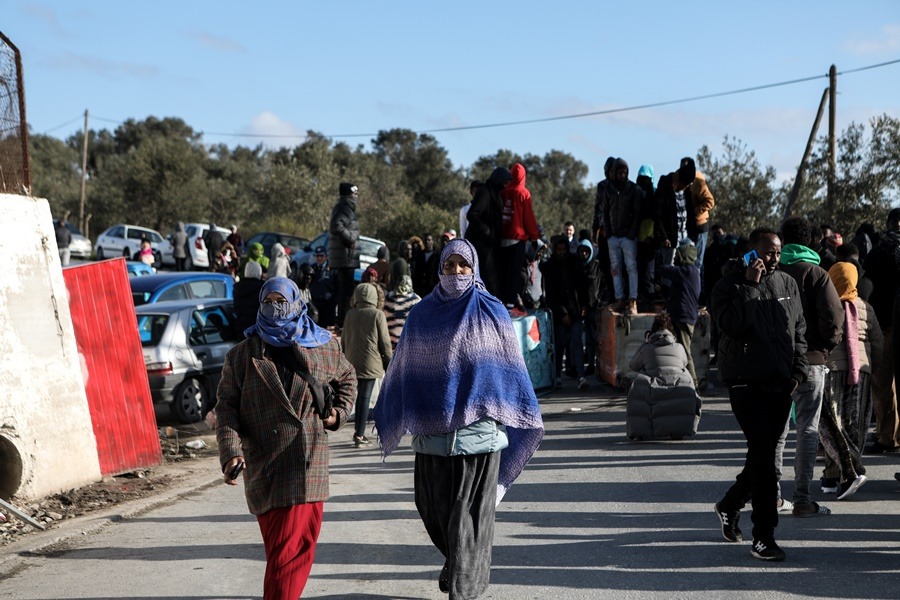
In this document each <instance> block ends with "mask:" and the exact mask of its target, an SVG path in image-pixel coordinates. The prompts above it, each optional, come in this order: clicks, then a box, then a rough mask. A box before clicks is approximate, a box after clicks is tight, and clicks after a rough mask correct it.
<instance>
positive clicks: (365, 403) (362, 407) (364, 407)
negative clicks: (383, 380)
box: [354, 379, 375, 437]
mask: <svg viewBox="0 0 900 600" xmlns="http://www.w3.org/2000/svg"><path fill="white" fill-rule="evenodd" d="M374 389H375V380H374V379H357V380H356V409H355V410H356V419H355V420H354V424H355V425H356V431H355V432H354V433H355V434H356V437H363V436H364V435H365V434H366V420H367V419H368V418H369V401H370V400H371V399H372V391H373V390H374Z"/></svg>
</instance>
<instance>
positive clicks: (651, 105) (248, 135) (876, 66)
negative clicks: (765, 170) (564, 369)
mask: <svg viewBox="0 0 900 600" xmlns="http://www.w3.org/2000/svg"><path fill="white" fill-rule="evenodd" d="M898 63H900V58H898V59H895V60H889V61H886V62H882V63H877V64H873V65H866V66H864V67H857V68H855V69H845V70H843V71H838V72H837V75H848V74H850V73H859V72H860V71H868V70H871V69H879V68H881V67H887V66H890V65H895V64H898ZM823 78H824V79H828V73H825V74H824V75H811V76H809V77H800V78H798V79H789V80H787V81H779V82H776V83H766V84H762V85H754V86H751V87H745V88H740V89H736V90H729V91H727V92H715V93H712V94H703V95H700V96H689V97H687V98H677V99H674V100H662V101H660V102H649V103H645V104H636V105H633V106H623V107H618V108H608V109H604V110H594V111H589V112H583V113H574V114H568V115H557V116H555V117H541V118H536V119H522V120H519V121H500V122H496V123H482V124H478V125H459V126H456V127H439V128H434V129H423V130H420V131H418V132H417V133H418V134H423V133H446V132H450V131H469V130H475V129H492V128H496V127H513V126H518V125H533V124H536V123H550V122H553V121H565V120H569V119H583V118H586V117H596V116H602V115H612V114H616V113H623V112H630V111H635V110H645V109H648V108H659V107H661V106H672V105H675V104H685V103H687V102H697V101H700V100H709V99H711V98H721V97H723V96H734V95H737V94H747V93H750V92H758V91H760V90H768V89H772V88H777V87H784V86H788V85H796V84H798V83H806V82H808V81H815V80H817V79H823ZM94 118H95V119H96V120H98V121H107V122H110V123H116V124H121V123H122V121H116V120H114V119H105V118H101V117H94ZM200 133H201V134H203V135H215V136H222V137H246V138H257V139H259V138H292V139H307V138H308V137H309V136H308V135H307V134H305V133H300V134H293V135H292V134H280V133H223V132H216V131H202V132H200ZM377 135H378V133H377V132H375V133H338V134H333V135H322V137H324V138H339V139H346V138H362V137H367V138H368V137H376V136H377Z"/></svg>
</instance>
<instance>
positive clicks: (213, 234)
mask: <svg viewBox="0 0 900 600" xmlns="http://www.w3.org/2000/svg"><path fill="white" fill-rule="evenodd" d="M203 243H204V244H206V255H207V257H209V270H210V271H215V270H216V258H218V256H219V252H221V251H222V244H224V243H225V238H223V237H222V234H221V233H219V228H218V227H216V224H215V223H210V224H209V231H207V232H206V234H205V235H204V236H203Z"/></svg>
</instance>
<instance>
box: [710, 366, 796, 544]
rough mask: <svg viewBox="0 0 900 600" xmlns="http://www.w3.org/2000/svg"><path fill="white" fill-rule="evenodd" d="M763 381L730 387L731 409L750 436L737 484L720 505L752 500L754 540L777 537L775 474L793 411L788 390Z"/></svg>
mask: <svg viewBox="0 0 900 600" xmlns="http://www.w3.org/2000/svg"><path fill="white" fill-rule="evenodd" d="M769 387H770V386H766V389H764V388H763V387H762V386H761V385H759V384H754V383H751V384H742V385H732V386H729V388H728V394H729V396H730V397H731V410H732V411H733V412H734V416H735V418H736V419H737V422H738V425H740V426H741V430H742V431H743V432H744V437H745V438H746V439H747V458H746V460H745V462H744V469H743V470H742V471H741V472H740V473H738V476H737V478H736V480H735V482H734V485H732V486H731V488H729V490H728V491H727V492H726V493H725V497H724V498H723V499H722V500H721V502H720V503H719V508H720V509H721V510H723V511H725V512H737V511H739V510H741V509H742V508H743V507H744V506H745V505H746V504H747V502H748V501H750V502H751V505H752V507H753V512H752V513H751V515H750V518H751V520H752V521H753V539H754V540H760V539H761V540H773V539H774V537H775V528H776V527H777V526H778V507H777V505H776V504H777V502H778V481H777V479H776V476H775V446H776V445H777V444H778V438H779V437H780V436H781V432H782V431H784V424H785V423H786V422H787V418H788V413H790V410H791V395H790V393H789V392H788V391H787V390H784V391H780V392H777V391H776V392H773V391H772V390H771V389H768V388H769Z"/></svg>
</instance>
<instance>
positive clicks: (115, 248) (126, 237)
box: [94, 225, 163, 260]
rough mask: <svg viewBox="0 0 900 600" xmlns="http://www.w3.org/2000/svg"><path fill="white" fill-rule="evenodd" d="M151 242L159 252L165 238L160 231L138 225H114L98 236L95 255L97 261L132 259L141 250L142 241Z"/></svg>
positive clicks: (152, 246) (151, 245)
mask: <svg viewBox="0 0 900 600" xmlns="http://www.w3.org/2000/svg"><path fill="white" fill-rule="evenodd" d="M143 239H146V240H148V241H149V242H150V247H151V248H153V250H154V251H158V250H159V245H160V244H161V243H162V241H163V238H162V236H161V235H160V234H159V232H158V231H154V230H152V229H147V228H146V227H138V226H137V225H113V226H112V227H110V228H109V229H107V230H106V231H104V232H103V233H101V234H100V235H98V236H97V243H96V244H94V254H95V255H96V257H97V260H103V259H105V258H116V257H118V256H124V257H125V258H127V259H131V257H132V256H134V254H135V252H137V251H138V250H140V249H141V240H143Z"/></svg>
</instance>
